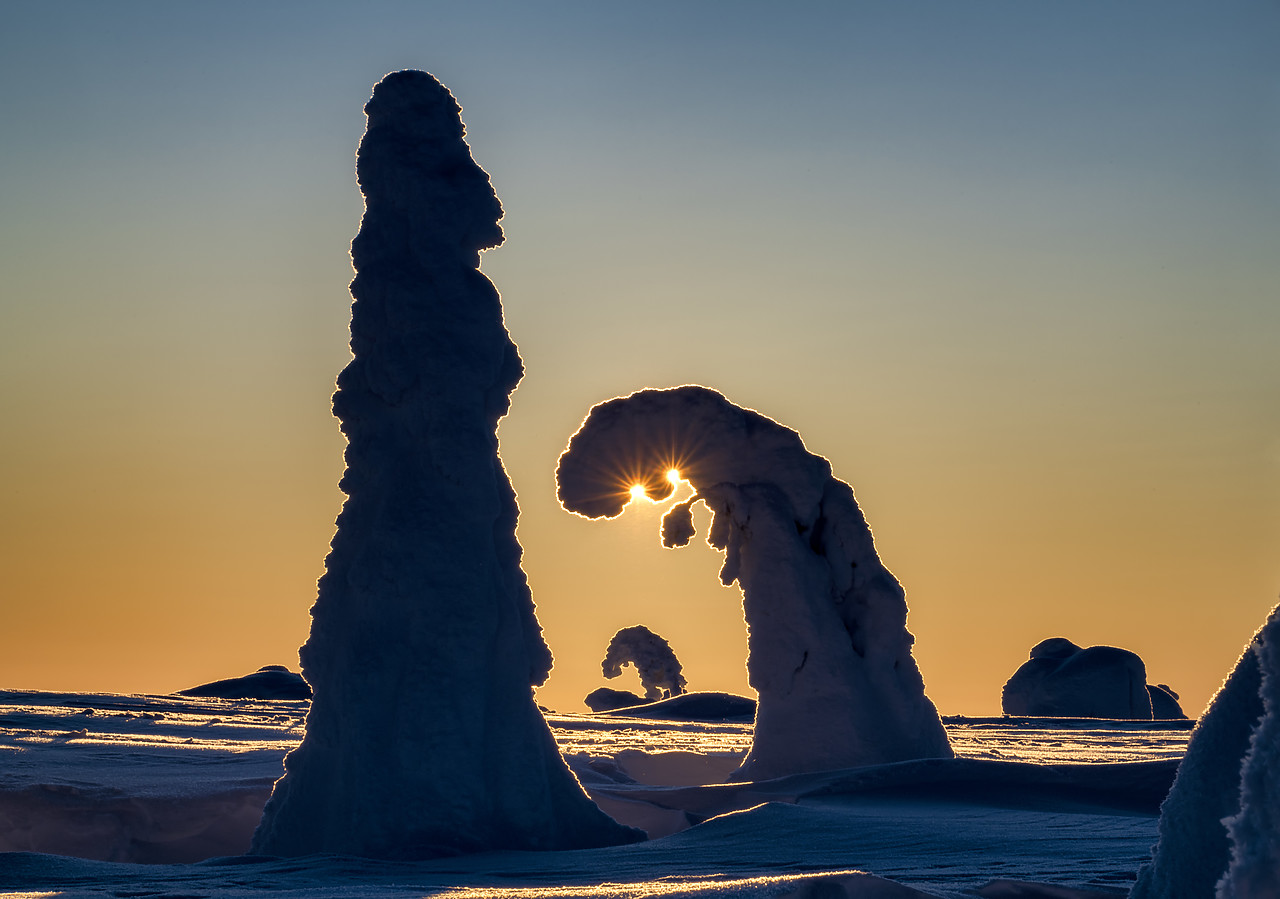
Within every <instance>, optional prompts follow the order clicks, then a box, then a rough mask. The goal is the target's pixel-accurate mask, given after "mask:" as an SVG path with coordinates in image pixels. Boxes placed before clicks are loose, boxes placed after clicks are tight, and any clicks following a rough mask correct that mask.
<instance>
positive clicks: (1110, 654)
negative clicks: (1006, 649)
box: [1001, 637, 1186, 721]
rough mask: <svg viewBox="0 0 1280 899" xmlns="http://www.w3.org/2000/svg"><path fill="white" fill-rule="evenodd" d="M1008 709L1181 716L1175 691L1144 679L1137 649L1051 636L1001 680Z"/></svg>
mask: <svg viewBox="0 0 1280 899" xmlns="http://www.w3.org/2000/svg"><path fill="white" fill-rule="evenodd" d="M1001 705H1002V706H1003V709H1004V713H1005V714H1006V715H1021V716H1032V717H1052V718H1137V719H1142V720H1147V721H1150V720H1152V719H1153V718H1161V719H1167V718H1185V717H1186V715H1184V714H1183V713H1182V708H1181V707H1180V706H1179V705H1178V695H1177V694H1176V693H1174V692H1173V691H1172V690H1170V689H1169V688H1168V687H1167V686H1165V685H1163V684H1159V685H1151V684H1148V683H1147V667H1146V665H1145V664H1144V663H1143V661H1142V659H1141V658H1140V657H1139V656H1138V655H1137V653H1133V652H1130V651H1129V650H1127V649H1118V648H1117V647H1114V646H1090V647H1088V648H1087V649H1085V648H1082V647H1080V646H1077V645H1076V644H1075V643H1072V642H1071V641H1070V640H1068V639H1066V638H1065V637H1051V638H1049V639H1048V640H1042V641H1041V642H1039V643H1037V644H1036V645H1035V646H1033V647H1031V653H1030V658H1029V659H1028V660H1027V661H1026V662H1024V663H1023V664H1022V666H1021V667H1020V668H1019V669H1018V670H1017V671H1015V672H1014V673H1013V676H1012V677H1010V678H1009V680H1008V682H1007V683H1005V685H1004V690H1003V692H1002V695H1001Z"/></svg>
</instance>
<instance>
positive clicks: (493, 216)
mask: <svg viewBox="0 0 1280 899" xmlns="http://www.w3.org/2000/svg"><path fill="white" fill-rule="evenodd" d="M460 112H461V110H460V108H459V106H458V104H457V102H456V101H455V100H454V98H453V96H452V95H451V94H450V93H449V91H448V90H447V89H445V87H444V86H443V85H441V84H440V83H439V82H438V81H436V80H435V79H434V78H433V77H432V76H430V75H428V74H426V73H425V72H416V71H404V72H395V73H393V74H391V75H388V76H387V77H386V78H384V79H383V80H382V81H381V82H380V83H379V84H378V85H377V86H376V87H375V88H374V91H373V96H372V98H371V99H370V100H369V102H368V104H367V105H366V106H365V113H366V115H367V116H368V130H367V131H366V133H365V136H364V139H363V140H362V141H361V144H360V151H359V155H358V157H357V166H356V171H357V175H358V179H359V182H360V187H361V190H362V192H363V193H364V197H365V214H364V219H363V221H362V222H361V226H360V232H359V234H357V235H356V238H355V240H354V241H353V242H352V245H351V257H352V262H353V264H354V266H355V269H356V272H357V274H356V277H355V280H354V281H353V282H352V284H351V293H352V296H353V297H354V298H355V303H354V305H353V306H352V315H351V351H352V354H353V357H354V358H353V359H352V360H351V363H350V364H349V365H348V366H347V367H346V368H345V369H343V371H342V373H341V374H340V375H339V376H338V390H337V393H336V394H335V395H334V398H333V409H334V413H335V414H336V415H337V417H338V418H339V419H340V420H341V423H342V431H343V433H344V434H345V435H346V437H347V441H348V444H347V450H346V463H347V467H346V473H345V474H344V475H343V478H342V482H341V485H340V486H341V487H342V489H343V491H344V492H345V493H346V494H347V500H346V503H345V504H344V506H343V508H342V513H341V514H340V515H339V517H338V522H337V534H336V535H335V536H334V539H333V542H332V550H331V552H330V554H329V556H328V559H327V560H326V563H325V568H326V570H325V574H324V576H323V577H322V578H321V579H320V583H319V594H318V596H317V599H316V603H315V606H314V607H313V608H312V613H311V614H312V627H311V634H310V637H309V638H308V640H307V643H306V645H305V646H303V647H302V650H301V658H302V664H303V674H304V675H305V677H306V678H307V680H308V681H309V682H310V684H311V686H312V688H313V689H314V690H315V698H314V700H313V701H312V705H311V711H310V714H309V716H308V718H307V731H306V736H305V738H304V739H303V742H302V744H301V746H299V747H298V748H297V749H296V750H294V751H293V752H292V753H290V754H289V756H288V757H287V759H286V760H285V770H286V773H285V776H284V777H283V778H282V779H281V780H280V781H279V782H277V784H276V787H275V791H274V792H273V794H272V796H271V800H270V802H269V803H268V804H267V807H266V810H265V812H264V814H263V817H262V823H261V825H260V826H259V828H258V831H257V834H256V835H255V837H254V841H253V851H254V852H256V853H261V854H269V855H304V854H311V853H322V852H324V853H342V854H347V855H358V856H368V857H374V858H427V857H433V856H440V855H454V854H457V853H461V852H473V851H479V850H486V849H499V848H517V849H552V848H577V847H587V846H602V845H610V844H614V843H621V842H627V841H633V840H636V839H640V838H642V834H640V833H639V832H637V831H634V830H631V829H628V828H624V827H621V826H619V825H618V824H616V823H615V822H614V821H613V820H612V819H610V818H609V817H608V816H606V815H605V814H603V813H602V812H601V811H600V810H599V809H598V808H597V807H596V806H595V805H594V804H593V803H592V802H591V800H590V799H588V797H587V796H586V794H585V793H583V791H582V789H581V787H580V786H579V784H578V782H577V781H576V780H575V779H574V777H573V775H572V774H571V773H570V772H569V770H568V768H567V767H566V766H565V764H564V762H563V760H562V759H561V757H560V754H559V752H558V751H557V749H556V745H555V742H554V741H553V739H552V736H551V733H550V731H549V730H548V728H547V725H546V722H545V721H544V720H543V718H542V716H541V714H540V713H539V711H538V709H537V707H536V706H535V705H534V702H533V697H532V690H531V688H532V686H533V685H537V684H541V683H542V682H543V681H544V680H545V679H546V677H547V675H548V673H549V671H550V669H551V653H550V652H549V651H548V649H547V646H546V644H545V643H544V642H543V639H542V634H541V630H540V628H539V626H538V622H537V620H536V618H535V617H534V608H533V601H532V598H531V596H530V592H529V587H528V585H527V582H526V579H525V575H524V572H523V571H522V570H521V568H520V557H521V548H520V545H519V544H518V543H517V542H516V538H515V527H516V517H517V513H518V509H517V506H516V498H515V493H514V492H513V490H512V488H511V484H510V481H509V480H508V479H507V475H506V472H505V471H504V469H503V467H502V463H501V461H500V459H499V458H498V444H497V437H496V428H497V424H498V420H499V419H500V418H501V417H502V416H503V415H505V414H506V412H507V408H508V404H509V395H510V393H511V391H512V390H513V389H514V388H515V386H516V384H517V382H518V381H519V380H520V377H521V375H522V365H521V362H520V357H519V356H518V355H517V352H516V347H515V344H514V343H512V342H511V339H510V337H509V336H508V335H507V331H506V328H505V327H504V326H503V320H502V307H501V303H500V300H499V297H498V292H497V290H495V289H494V286H493V284H491V283H490V282H489V280H488V279H487V278H486V277H485V276H484V275H482V274H481V273H480V272H479V270H478V267H479V262H480V251H482V250H484V249H487V248H490V247H495V246H497V245H498V244H500V243H501V242H502V239H503V235H502V229H501V228H500V227H499V226H498V224H497V223H498V220H499V218H501V216H502V206H501V204H500V203H499V202H498V198H497V196H495V194H494V192H493V188H492V186H491V185H490V183H489V176H488V175H487V174H486V173H485V172H484V170H483V169H481V168H480V167H479V166H478V165H476V163H475V162H474V161H473V160H472V159H471V151H470V148H469V147H468V146H467V144H466V142H465V140H464V139H463V138H464V129H463V125H462V121H461V119H460V118H459V113H460Z"/></svg>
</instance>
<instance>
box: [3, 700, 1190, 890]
mask: <svg viewBox="0 0 1280 899" xmlns="http://www.w3.org/2000/svg"><path fill="white" fill-rule="evenodd" d="M306 709H307V703H305V702H279V701H276V702H260V701H232V700H220V699H197V698H187V697H175V696H123V695H108V694H59V693H39V692H0V850H3V852H4V854H0V892H3V891H8V892H4V895H26V894H35V895H58V896H63V895H65V896H126V895H128V896H142V895H183V896H210V897H215V896H216V897H231V896H242V895H243V896H262V895H263V894H264V893H271V894H275V895H281V896H303V895H305V896H355V895H360V896H377V897H381V896H387V897H392V896H396V897H398V896H409V895H414V896H422V895H449V896H460V897H478V896H526V895H537V896H584V895H589V896H628V897H630V896H646V895H666V894H679V895H704V894H705V895H717V896H720V895H739V894H743V895H746V894H750V895H785V894H791V893H793V892H794V893H795V894H796V895H813V896H820V895H832V896H839V895H884V896H893V895H899V892H897V891H895V889H894V888H893V887H891V886H889V885H885V884H881V883H879V882H877V881H874V880H872V879H869V878H854V877H845V878H843V879H837V880H836V881H833V882H831V883H824V884H814V883H811V882H809V881H811V879H812V877H813V875H815V874H831V875H836V874H846V873H848V872H853V871H865V872H870V873H871V874H874V875H879V876H880V877H885V878H890V879H892V880H894V881H897V882H898V883H900V884H903V885H905V886H909V887H912V888H915V889H916V890H920V891H924V892H926V893H928V894H933V895H940V896H962V895H966V896H972V895H975V892H974V891H975V890H976V889H978V888H980V887H982V886H983V885H984V884H989V883H990V882H991V881H993V880H998V879H1008V880H1014V881H1039V882H1044V883H1053V884H1059V885H1062V886H1066V887H1072V888H1075V889H1092V890H1098V891H1102V892H1108V891H1109V892H1113V893H1122V892H1124V891H1125V890H1127V888H1128V886H1129V884H1130V883H1131V882H1132V878H1133V874H1134V872H1135V871H1136V869H1137V867H1138V864H1139V863H1140V862H1141V861H1143V860H1144V859H1145V858H1146V857H1147V856H1148V854H1149V850H1150V847H1151V844H1152V843H1153V842H1154V841H1155V837H1156V805H1157V804H1158V802H1159V799H1160V797H1161V796H1162V795H1163V792H1164V791H1165V790H1167V787H1168V783H1169V782H1170V781H1171V780H1172V776H1173V769H1174V766H1175V765H1176V762H1177V760H1178V759H1179V758H1180V757H1181V754H1182V752H1183V749H1184V747H1185V744H1186V739H1187V735H1188V733H1189V730H1190V726H1191V722H1185V721H1184V722H1159V721H1157V722H1117V721H1100V720H1082V719H1012V718H996V719H973V718H970V719H964V718H960V719H949V720H947V721H946V728H947V732H948V735H949V737H950V740H951V743H952V745H953V746H954V747H955V750H956V753H957V756H958V757H957V758H956V759H932V760H923V761H919V762H905V763H899V764H894V765H881V766H874V767H869V768H859V769H850V770H846V771H840V772H820V773H816V774H805V775H797V776H793V777H787V778H779V779H776V780H771V781H761V782H756V783H732V784H725V783H721V782H720V781H722V780H723V779H724V778H725V777H726V776H727V775H728V773H729V772H730V771H732V770H733V768H734V767H735V766H736V765H737V763H738V761H739V760H740V758H741V756H742V754H743V753H745V752H746V750H747V749H748V748H749V747H750V744H751V726H750V725H749V724H742V723H707V722H689V721H683V722H682V721H660V720H650V719H641V718H628V717H616V716H591V715H575V714H556V713H552V714H550V715H549V716H548V720H549V721H550V724H551V727H552V730H553V732H554V734H555V737H556V740H557V742H558V744H559V746H560V748H561V750H562V751H563V752H564V753H565V756H566V758H567V759H568V760H569V762H570V764H571V766H572V767H573V768H574V770H575V771H576V772H577V773H578V776H579V778H580V779H581V780H582V782H583V784H584V786H586V788H587V790H588V792H589V793H591V795H592V796H593V798H595V799H596V801H597V802H598V803H600V804H601V806H602V807H603V808H604V809H605V810H606V811H608V812H609V813H610V814H612V815H614V816H615V817H617V818H619V819H620V820H624V821H625V822H626V823H629V824H633V825H636V826H640V827H643V828H644V829H646V830H647V831H649V833H650V835H651V837H653V838H652V839H650V840H649V841H648V842H645V843H641V844H637V845H632V846H621V847H616V848H610V849H597V850H589V851H575V852H548V853H528V852H507V853H488V854H484V855H475V856H463V857H458V858H452V859H444V860H438V861H434V862H424V863H413V864H407V863H394V864H393V863H384V862H372V861H366V860H361V859H353V858H342V857H320V858H309V859H300V860H299V859H292V860H287V861H281V860H273V859H261V858H253V857H242V853H244V852H245V851H246V850H247V848H248V844H249V838H250V835H251V833H252V830H253V827H254V826H255V825H256V823H257V820H258V817H259V815H260V813H261V809H262V806H263V803H264V802H265V801H266V798H267V795H268V793H269V791H270V788H271V784H272V782H273V781H274V780H275V778H276V777H278V776H279V774H280V773H281V759H282V758H283V756H284V754H285V752H287V751H288V750H289V749H291V748H292V747H294V746H295V745H297V743H298V742H299V740H300V739H301V737H302V730H303V720H304V716H305V714H306ZM405 713H406V714H412V710H409V709H406V710H405ZM204 859H207V860H204ZM202 860H204V861H202ZM1009 889H1012V888H1009ZM998 890H999V888H998V887H990V888H989V889H988V891H987V892H986V893H984V895H993V896H994V895H1010V896H1012V895H1032V894H1031V893H1027V892H1025V890H1024V891H1023V892H1021V893H1018V892H1005V893H999V892H998ZM797 891H798V892H797ZM877 891H879V892H877ZM901 895H912V894H911V893H910V892H904V893H901Z"/></svg>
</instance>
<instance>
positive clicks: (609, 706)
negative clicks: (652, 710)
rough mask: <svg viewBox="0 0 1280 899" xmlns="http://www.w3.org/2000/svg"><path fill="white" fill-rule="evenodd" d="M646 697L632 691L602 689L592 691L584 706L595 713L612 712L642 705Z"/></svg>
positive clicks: (587, 696)
mask: <svg viewBox="0 0 1280 899" xmlns="http://www.w3.org/2000/svg"><path fill="white" fill-rule="evenodd" d="M643 703H644V697H643V696H639V695H637V694H635V693H632V692H631V691H630V690H613V689H610V688H609V687H600V688H599V689H598V690H592V691H591V692H590V693H588V694H587V695H586V696H585V697H584V698H583V700H582V704H583V705H585V706H586V707H587V708H589V709H591V711H593V712H611V711H613V710H614V709H625V708H627V707H628V706H633V705H642V704H643Z"/></svg>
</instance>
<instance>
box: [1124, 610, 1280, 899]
mask: <svg viewBox="0 0 1280 899" xmlns="http://www.w3.org/2000/svg"><path fill="white" fill-rule="evenodd" d="M1277 612H1280V608H1278V609H1277V611H1273V612H1272V613H1271V617H1270V618H1269V619H1268V620H1267V623H1266V624H1265V625H1263V627H1262V628H1261V629H1260V630H1259V631H1258V633H1257V634H1255V635H1254V637H1253V640H1251V641H1250V643H1249V645H1248V646H1246V647H1245V650H1244V652H1243V654H1241V656H1240V660H1239V661H1238V662H1237V663H1236V666H1235V668H1234V669H1233V670H1232V672H1231V675H1230V676H1229V677H1228V678H1227V680H1226V682H1225V683H1224V684H1223V685H1222V687H1221V689H1219V690H1218V693H1217V695H1216V696H1214V698H1213V701H1212V702H1211V703H1210V704H1209V708H1208V709H1207V710H1206V711H1205V713H1204V715H1203V716H1202V717H1201V718H1200V720H1199V722H1198V723H1197V724H1196V727H1195V730H1193V731H1192V733H1191V740H1190V742H1189V743H1188V744H1187V753H1186V755H1185V757H1184V758H1183V760H1182V763H1181V765H1180V766H1179V767H1178V776H1177V779H1176V780H1175V781H1174V783H1173V787H1172V789H1170V791H1169V796H1168V798H1166V799H1165V801H1164V804H1163V805H1162V806H1161V809H1160V828H1159V833H1160V839H1159V842H1158V843H1157V844H1156V845H1155V847H1154V850H1153V856H1152V858H1151V860H1150V862H1149V863H1148V864H1145V865H1143V866H1142V868H1141V870H1140V871H1139V872H1138V880H1137V883H1136V884H1135V885H1134V888H1133V891H1132V892H1131V893H1130V897H1131V899H1204V897H1206V896H1212V895H1214V891H1215V888H1216V886H1217V884H1218V881H1219V880H1220V879H1222V878H1224V875H1225V876H1226V877H1227V880H1226V881H1224V883H1226V885H1225V886H1224V887H1223V892H1221V893H1220V895H1222V896H1223V897H1236V896H1239V897H1246V896H1258V897H1262V896H1267V897H1274V896H1277V895H1280V891H1278V890H1277V889H1276V888H1275V884H1276V881H1275V880H1274V879H1273V880H1272V881H1271V883H1272V889H1271V891H1270V892H1267V891H1265V890H1264V891H1261V892H1249V891H1248V890H1245V889H1239V890H1236V889H1235V886H1234V881H1233V878H1235V876H1236V867H1235V866H1236V864H1237V862H1239V863H1240V864H1241V871H1240V877H1241V878H1242V879H1243V880H1248V879H1249V878H1251V877H1252V876H1253V872H1254V871H1255V870H1256V869H1255V868H1254V865H1255V863H1256V862H1257V861H1258V860H1259V859H1265V858H1267V856H1268V853H1270V858H1271V859H1272V860H1273V863H1272V868H1271V872H1270V873H1271V876H1272V877H1273V878H1274V877H1275V875H1276V872H1277V871H1278V870H1280V869H1278V868H1276V867H1275V865H1274V860H1275V859H1276V858H1277V854H1276V851H1275V850H1276V841H1277V839H1278V837H1280V831H1278V830H1277V828H1276V823H1275V815H1276V813H1277V809H1278V808H1280V806H1277V805H1276V800H1275V796H1276V793H1275V790H1276V780H1275V778H1276V745H1277V743H1276V740H1275V734H1276V728H1277V725H1276V719H1275V715H1276V708H1277V706H1275V705H1274V704H1272V705H1270V706H1269V707H1265V709H1266V711H1267V718H1266V720H1265V721H1263V722H1262V723H1261V724H1260V723H1259V721H1260V719H1262V717H1263V712H1264V695H1263V689H1264V687H1263V667H1262V664H1260V663H1262V662H1263V659H1262V658H1261V657H1262V656H1264V655H1265V664H1266V665H1268V666H1274V665H1275V664H1276V658H1275V654H1274V647H1275V646H1276V645H1277V644H1280V617H1278V615H1277ZM1266 647H1270V648H1266ZM1264 649H1265V652H1264ZM1276 670H1277V669H1276V668H1275V667H1270V668H1269V670H1268V672H1267V676H1268V679H1269V681H1268V684H1267V690H1268V694H1267V697H1268V698H1269V699H1271V700H1272V701H1274V697H1275V693H1274V692H1272V691H1274V690H1275V689H1276V687H1275V686H1274V685H1273V683H1272V682H1273V681H1274V679H1275V678H1276V674H1275V672H1276ZM1269 737H1270V739H1271V742H1270V743H1269V744H1268V743H1267V742H1266V741H1267V739H1268V738H1269ZM1246 756H1247V758H1246ZM1242 762H1243V777H1244V781H1245V784H1246V786H1245V787H1244V790H1243V795H1242V788H1241V778H1242ZM1268 796H1270V797H1271V798H1268ZM1268 803H1270V805H1269V806H1268ZM1224 820H1230V821H1231V833H1230V834H1228V830H1227V827H1226V826H1225V825H1224V823H1223V822H1224ZM1233 842H1234V844H1235V845H1234V848H1233V845H1232V844H1233ZM1233 858H1234V859H1235V860H1237V861H1233ZM1228 865H1230V866H1231V872H1230V873H1229V874H1228ZM1233 890H1234V891H1233Z"/></svg>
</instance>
